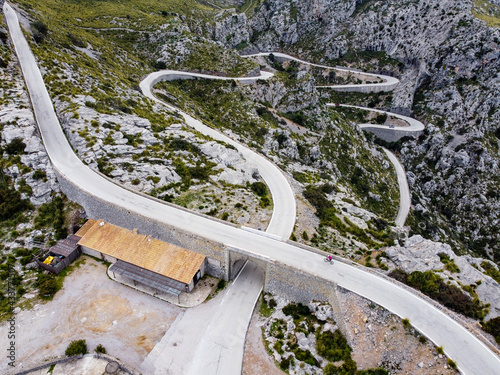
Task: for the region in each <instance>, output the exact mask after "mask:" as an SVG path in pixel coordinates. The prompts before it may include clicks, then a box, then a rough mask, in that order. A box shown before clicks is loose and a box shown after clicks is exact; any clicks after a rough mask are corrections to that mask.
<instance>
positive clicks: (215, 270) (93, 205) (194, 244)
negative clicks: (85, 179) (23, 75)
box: [57, 173, 229, 280]
mask: <svg viewBox="0 0 500 375" xmlns="http://www.w3.org/2000/svg"><path fill="white" fill-rule="evenodd" d="M57 179H58V181H59V183H60V185H61V190H62V191H63V192H64V194H66V196H67V197H68V198H69V199H71V200H72V201H75V202H77V203H78V204H80V205H81V206H82V207H83V208H84V209H85V211H86V213H87V215H88V216H89V217H91V218H94V219H102V220H104V221H108V222H110V223H111V224H114V225H118V226H120V227H123V228H126V229H128V230H133V229H134V228H137V229H138V232H139V233H143V234H149V235H151V236H152V237H154V238H156V239H159V240H161V241H165V242H168V243H171V244H174V245H177V246H180V247H183V248H185V249H188V250H191V251H194V252H196V253H200V254H203V255H205V256H206V257H208V258H209V262H207V265H206V269H205V272H206V273H208V274H209V275H212V276H214V277H217V278H223V279H225V280H227V279H228V277H229V267H228V264H229V263H228V250H227V249H226V248H225V246H224V245H223V244H221V243H216V242H213V241H208V240H206V239H205V238H203V237H200V236H197V235H195V234H193V233H190V232H187V231H184V230H182V229H179V228H175V227H172V226H170V225H167V224H164V223H161V222H158V221H156V220H152V219H150V218H146V217H143V216H140V215H138V214H136V213H131V212H130V211H127V210H125V209H122V208H119V207H116V206H114V205H112V204H110V203H108V202H105V201H103V200H101V199H100V198H97V197H95V196H93V195H90V194H88V193H86V192H84V191H82V190H80V189H79V188H78V187H76V186H75V185H74V184H73V183H72V182H70V181H68V180H67V179H66V178H65V177H64V176H61V175H60V174H59V173H57Z"/></svg>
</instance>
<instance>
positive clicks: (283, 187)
mask: <svg viewBox="0 0 500 375" xmlns="http://www.w3.org/2000/svg"><path fill="white" fill-rule="evenodd" d="M271 77H273V74H272V73H268V72H261V74H260V75H259V76H255V77H244V78H231V77H218V76H211V75H207V74H199V73H189V72H181V71H175V70H161V71H158V72H154V73H151V74H149V75H148V76H147V77H146V78H144V79H143V80H142V81H141V83H140V85H139V86H140V88H141V90H142V92H143V94H144V95H145V96H147V97H148V98H150V99H152V100H154V101H155V102H157V103H160V104H162V105H164V106H166V107H167V108H169V109H170V110H172V111H176V112H178V113H179V114H181V115H182V117H183V118H184V120H185V121H186V124H187V125H188V126H190V127H192V128H194V129H196V130H198V131H199V132H201V133H203V134H204V135H207V136H209V137H211V138H213V139H216V140H219V141H223V142H226V143H228V144H230V145H232V146H234V147H235V148H236V149H237V150H238V152H239V153H240V154H242V155H243V157H244V158H245V159H246V160H247V161H249V162H252V163H254V164H255V165H257V167H258V169H259V174H260V175H261V177H262V178H263V179H264V181H265V182H266V184H267V186H268V187H269V190H270V192H271V196H272V198H273V214H272V217H271V221H270V222H269V225H268V227H267V229H266V232H267V233H270V234H274V235H276V236H279V237H281V238H282V239H284V240H286V239H288V238H289V237H290V235H291V234H292V231H293V227H294V225H295V218H296V206H295V195H294V193H293V190H292V188H291V186H290V183H289V182H288V180H287V179H286V177H285V175H284V174H283V172H282V171H281V169H279V168H278V167H277V166H276V165H274V164H273V163H272V162H271V161H269V160H268V159H266V158H265V157H264V156H262V155H259V154H258V153H256V152H255V151H252V150H250V149H249V148H247V147H246V146H244V145H242V144H241V143H239V142H236V141H235V140H233V139H231V138H229V137H227V136H225V135H224V134H222V133H220V132H218V131H217V130H215V129H212V128H211V127H209V126H206V125H204V124H203V123H202V122H201V121H199V120H197V119H195V118H194V117H192V116H190V115H188V114H187V113H185V112H183V111H181V110H179V109H178V108H176V107H173V106H171V105H169V104H167V103H165V102H164V101H162V100H160V99H158V98H157V97H156V96H155V95H153V92H152V88H153V86H154V85H155V84H156V83H158V82H160V81H170V80H175V79H191V78H203V79H218V80H226V81H227V80H234V81H239V82H243V83H251V82H255V81H256V80H258V79H269V78H271Z"/></svg>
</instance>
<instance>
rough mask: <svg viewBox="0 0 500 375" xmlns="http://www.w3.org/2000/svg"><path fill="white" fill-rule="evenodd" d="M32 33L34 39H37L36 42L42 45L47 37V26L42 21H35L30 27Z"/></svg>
mask: <svg viewBox="0 0 500 375" xmlns="http://www.w3.org/2000/svg"><path fill="white" fill-rule="evenodd" d="M30 29H31V32H32V34H33V39H35V42H37V43H41V42H43V40H44V39H45V37H46V36H47V31H48V28H47V25H46V24H44V23H43V22H42V21H35V22H32V23H31V25H30Z"/></svg>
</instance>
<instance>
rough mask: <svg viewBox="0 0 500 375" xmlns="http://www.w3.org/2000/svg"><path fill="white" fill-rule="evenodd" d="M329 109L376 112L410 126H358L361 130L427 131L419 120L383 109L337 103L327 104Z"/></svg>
mask: <svg viewBox="0 0 500 375" xmlns="http://www.w3.org/2000/svg"><path fill="white" fill-rule="evenodd" d="M326 106H327V107H345V108H355V109H361V110H364V111H370V112H376V113H380V114H386V115H387V116H392V117H396V118H398V119H400V120H403V121H404V122H406V123H407V124H408V126H403V125H395V126H394V127H392V128H391V127H389V126H387V125H380V124H358V126H359V127H360V128H361V129H386V130H390V131H391V130H394V131H395V130H404V131H405V132H409V133H412V132H421V131H422V130H424V129H425V126H424V124H422V122H420V121H418V120H417V119H414V118H412V117H408V116H404V115H400V114H398V113H393V112H387V111H383V110H381V109H375V108H369V107H360V106H358V105H350V104H337V103H327V104H326Z"/></svg>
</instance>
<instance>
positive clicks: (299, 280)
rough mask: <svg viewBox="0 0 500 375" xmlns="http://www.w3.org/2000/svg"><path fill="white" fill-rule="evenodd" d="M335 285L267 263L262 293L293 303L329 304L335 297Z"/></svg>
mask: <svg viewBox="0 0 500 375" xmlns="http://www.w3.org/2000/svg"><path fill="white" fill-rule="evenodd" d="M336 288H337V285H336V284H335V283H333V282H328V281H325V280H324V279H321V278H319V277H317V276H315V275H312V274H307V273H305V272H301V271H299V270H297V269H295V268H292V267H289V266H287V265H285V264H283V263H279V262H275V261H272V262H269V263H267V269H266V283H265V285H264V291H266V292H268V293H271V294H276V295H279V296H282V297H285V298H287V299H289V300H291V301H294V302H301V303H304V304H306V303H309V302H311V301H312V300H315V301H327V302H329V301H330V300H331V299H332V298H334V297H333V296H335V289H336Z"/></svg>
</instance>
